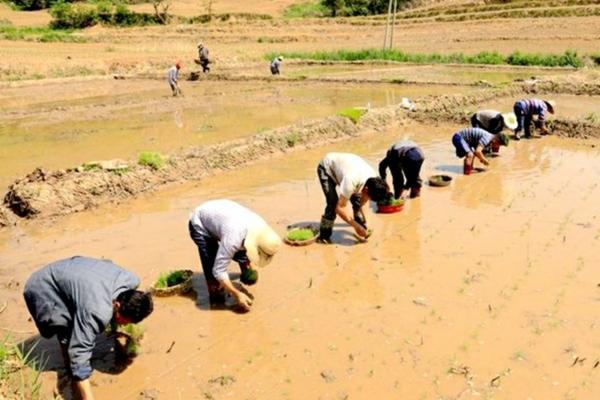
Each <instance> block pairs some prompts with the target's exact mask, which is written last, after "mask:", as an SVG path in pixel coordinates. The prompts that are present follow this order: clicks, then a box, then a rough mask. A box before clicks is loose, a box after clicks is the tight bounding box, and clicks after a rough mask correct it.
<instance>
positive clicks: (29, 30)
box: [0, 24, 86, 43]
mask: <svg viewBox="0 0 600 400" xmlns="http://www.w3.org/2000/svg"><path fill="white" fill-rule="evenodd" d="M74 32H75V30H73V29H53V28H49V27H45V26H44V27H43V26H12V25H7V24H1V25H0V39H5V40H25V41H31V42H43V43H48V42H67V43H83V42H86V39H85V38H84V37H82V36H77V35H73V33H74Z"/></svg>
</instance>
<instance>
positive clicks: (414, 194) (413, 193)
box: [410, 187, 421, 199]
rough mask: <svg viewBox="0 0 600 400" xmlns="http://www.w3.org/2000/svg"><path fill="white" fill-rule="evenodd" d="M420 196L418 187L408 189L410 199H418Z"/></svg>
mask: <svg viewBox="0 0 600 400" xmlns="http://www.w3.org/2000/svg"><path fill="white" fill-rule="evenodd" d="M420 195H421V188H420V187H412V188H410V198H411V199H414V198H416V197H419V196H420Z"/></svg>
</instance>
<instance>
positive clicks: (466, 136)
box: [452, 128, 509, 175]
mask: <svg viewBox="0 0 600 400" xmlns="http://www.w3.org/2000/svg"><path fill="white" fill-rule="evenodd" d="M508 142H509V139H508V136H507V135H506V134H504V133H497V134H495V135H492V134H491V133H489V132H487V131H484V130H483V129H481V128H465V129H462V130H460V131H458V132H456V133H455V134H454V135H453V136H452V144H453V145H454V148H455V149H456V156H457V157H458V158H463V157H464V164H463V172H464V174H465V175H470V174H471V172H472V171H473V164H474V163H475V158H478V159H479V161H481V163H482V164H483V165H486V166H487V165H489V161H488V160H487V159H486V158H485V156H484V155H483V153H484V151H486V149H487V148H488V147H499V146H500V145H502V146H508Z"/></svg>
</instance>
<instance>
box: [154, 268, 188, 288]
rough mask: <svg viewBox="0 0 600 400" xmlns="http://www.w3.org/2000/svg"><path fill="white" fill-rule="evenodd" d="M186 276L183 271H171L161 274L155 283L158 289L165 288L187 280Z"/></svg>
mask: <svg viewBox="0 0 600 400" xmlns="http://www.w3.org/2000/svg"><path fill="white" fill-rule="evenodd" d="M185 279H186V277H185V275H184V273H183V271H171V272H166V273H163V274H160V276H159V277H158V279H157V280H156V284H155V285H154V287H155V288H157V289H165V288H168V287H171V286H175V285H179V284H180V283H183V282H184V281H185Z"/></svg>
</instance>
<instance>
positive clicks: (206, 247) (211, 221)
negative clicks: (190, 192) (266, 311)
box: [188, 200, 281, 311]
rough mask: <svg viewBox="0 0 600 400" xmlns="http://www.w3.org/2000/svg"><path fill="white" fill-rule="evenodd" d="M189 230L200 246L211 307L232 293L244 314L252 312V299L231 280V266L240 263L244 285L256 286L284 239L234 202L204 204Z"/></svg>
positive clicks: (197, 210)
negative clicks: (258, 276)
mask: <svg viewBox="0 0 600 400" xmlns="http://www.w3.org/2000/svg"><path fill="white" fill-rule="evenodd" d="M188 228H189V231H190V237H191V238H192V240H193V241H194V243H196V245H197V246H198V251H199V253H200V262H201V263H202V270H203V271H204V278H205V279H206V286H207V287H208V294H209V298H210V301H211V303H215V302H223V301H224V300H225V296H224V295H225V292H228V293H229V294H231V295H232V296H233V297H234V298H235V300H236V301H237V303H238V304H239V305H240V306H241V307H242V308H243V309H244V310H246V311H248V310H250V306H251V305H252V299H250V298H249V297H248V296H246V295H245V294H244V293H243V292H242V291H240V290H238V289H237V288H236V287H235V286H233V284H232V283H231V281H230V280H229V274H228V273H227V268H228V267H229V263H230V262H231V261H232V260H234V261H236V262H237V263H238V264H239V265H240V269H241V271H242V275H241V281H242V283H244V284H247V285H252V284H254V283H256V280H257V279H258V278H257V272H256V270H255V268H256V267H264V266H266V265H267V264H269V263H270V262H271V260H272V259H273V256H274V255H275V253H277V251H278V250H279V247H280V246H281V238H280V237H279V236H278V235H277V233H275V231H274V230H273V229H271V227H270V226H269V225H267V223H266V222H265V220H264V219H262V218H261V217H260V216H258V215H257V214H255V213H254V212H252V211H250V210H249V209H247V208H246V207H243V206H241V205H239V204H238V203H235V202H233V201H231V200H211V201H207V202H206V203H204V204H201V205H200V206H199V207H198V208H196V209H195V210H194V211H193V212H192V214H191V215H190V220H189V224H188Z"/></svg>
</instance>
